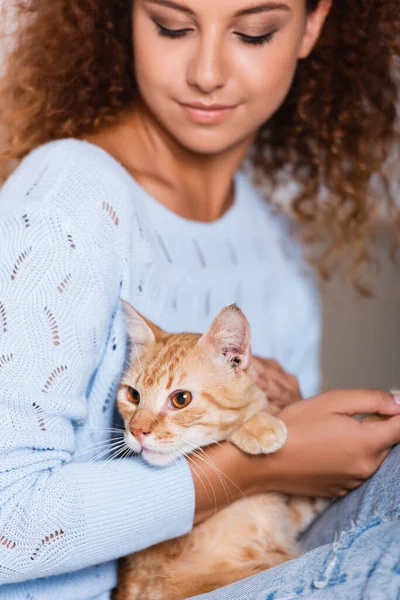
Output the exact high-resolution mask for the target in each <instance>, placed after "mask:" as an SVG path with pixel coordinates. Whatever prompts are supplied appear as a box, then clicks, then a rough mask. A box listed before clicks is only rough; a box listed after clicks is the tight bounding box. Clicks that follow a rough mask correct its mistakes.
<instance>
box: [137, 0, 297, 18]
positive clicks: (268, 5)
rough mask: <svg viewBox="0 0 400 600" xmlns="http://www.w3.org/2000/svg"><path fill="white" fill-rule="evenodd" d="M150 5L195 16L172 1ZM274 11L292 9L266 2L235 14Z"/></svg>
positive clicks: (152, 1) (153, 0)
mask: <svg viewBox="0 0 400 600" xmlns="http://www.w3.org/2000/svg"><path fill="white" fill-rule="evenodd" d="M145 1H146V2H148V3H150V4H158V5H159V6H167V7H168V8H174V9H176V10H180V11H181V12H184V13H186V14H188V15H191V16H195V14H196V13H195V12H194V10H192V9H191V8H189V7H188V6H182V5H181V4H177V3H176V2H173V1H172V0H145ZM273 10H284V11H290V10H291V9H290V7H289V6H288V5H287V4H283V3H282V2H265V3H263V4H257V5H255V6H249V7H248V8H243V9H241V10H238V11H237V12H235V14H234V16H235V17H242V16H244V15H254V14H257V13H262V12H270V11H273Z"/></svg>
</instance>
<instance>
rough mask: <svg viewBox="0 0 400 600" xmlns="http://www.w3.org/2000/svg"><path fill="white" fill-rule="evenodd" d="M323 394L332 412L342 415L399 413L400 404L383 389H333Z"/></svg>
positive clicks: (390, 414) (389, 414)
mask: <svg viewBox="0 0 400 600" xmlns="http://www.w3.org/2000/svg"><path fill="white" fill-rule="evenodd" d="M324 396H325V400H326V402H327V403H329V404H330V408H331V409H332V410H333V412H336V413H339V414H343V415H349V416H353V415H355V414H373V413H378V414H380V415H388V416H392V415H398V414H400V404H396V402H395V400H394V396H393V395H392V394H390V393H389V392H385V391H383V390H378V389H377V390H333V391H331V392H326V394H324Z"/></svg>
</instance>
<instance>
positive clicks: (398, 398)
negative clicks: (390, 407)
mask: <svg viewBox="0 0 400 600" xmlns="http://www.w3.org/2000/svg"><path fill="white" fill-rule="evenodd" d="M390 393H391V394H392V396H393V400H394V401H395V402H396V404H399V405H400V390H391V391H390Z"/></svg>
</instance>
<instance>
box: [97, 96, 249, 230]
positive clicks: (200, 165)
mask: <svg viewBox="0 0 400 600" xmlns="http://www.w3.org/2000/svg"><path fill="white" fill-rule="evenodd" d="M86 139H87V140H88V141H89V142H92V143H94V144H96V145H98V146H100V147H101V148H103V149H104V150H106V151H107V152H108V153H109V154H111V155H112V156H113V157H114V158H116V159H117V160H118V161H119V162H120V163H121V164H122V165H123V166H124V168H125V169H126V170H127V171H128V172H129V173H131V175H132V176H133V177H134V178H135V180H136V181H137V182H138V183H139V184H140V185H141V186H142V187H143V188H144V189H145V190H146V191H147V192H148V193H149V194H151V195H152V196H153V197H154V198H155V199H156V200H158V201H159V202H161V203H162V204H163V205H164V206H166V207H167V208H169V209H170V210H172V211H173V212H175V213H177V214H179V215H180V216H182V217H184V218H187V219H192V220H198V221H215V220H216V219H218V218H219V217H221V216H222V215H223V214H224V213H225V212H226V211H227V210H228V209H229V207H230V206H231V204H232V202H233V176H234V174H235V172H236V170H237V169H238V167H239V165H240V164H241V162H242V161H243V159H244V157H245V155H246V154H247V151H248V149H249V147H250V145H251V142H250V141H246V142H243V144H242V145H241V146H240V147H236V148H233V149H230V150H228V151H226V152H224V153H223V154H218V155H213V156H209V155H207V156H205V155H200V154H194V153H191V152H189V151H187V150H186V149H185V148H183V147H182V146H180V145H179V144H178V143H177V142H176V141H175V140H174V139H172V138H171V136H170V135H169V134H168V133H167V132H166V131H165V130H164V129H162V128H161V127H160V125H159V124H158V123H156V122H155V120H154V119H153V118H152V117H151V115H149V113H148V112H147V111H145V110H144V109H140V108H135V109H134V110H131V111H130V112H129V113H127V114H126V115H124V117H123V118H122V119H121V120H120V122H119V123H118V124H117V125H114V126H112V127H110V128H108V129H105V130H103V131H101V132H99V133H96V134H92V135H89V136H86Z"/></svg>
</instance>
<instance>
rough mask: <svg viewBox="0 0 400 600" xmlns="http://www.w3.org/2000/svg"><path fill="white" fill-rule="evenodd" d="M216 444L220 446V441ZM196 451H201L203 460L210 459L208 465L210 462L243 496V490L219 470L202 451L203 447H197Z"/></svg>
mask: <svg viewBox="0 0 400 600" xmlns="http://www.w3.org/2000/svg"><path fill="white" fill-rule="evenodd" d="M215 443H216V444H218V445H219V446H222V444H221V443H220V442H215ZM197 452H201V454H202V455H204V456H203V458H204V460H207V461H210V465H211V464H212V465H213V466H214V468H215V469H217V471H219V473H221V475H222V476H223V477H225V479H227V480H228V481H229V482H230V483H232V484H233V485H234V486H235V487H236V489H237V490H238V491H239V492H240V493H241V494H242V495H243V497H245V494H244V492H243V490H241V489H240V487H239V486H238V485H236V483H235V482H234V481H233V480H232V479H231V478H230V477H228V475H227V474H226V473H224V471H221V469H219V468H218V467H217V466H216V465H215V463H214V462H213V461H212V460H211V458H210V457H209V456H208V455H207V454H206V453H205V452H204V450H203V448H197Z"/></svg>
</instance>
